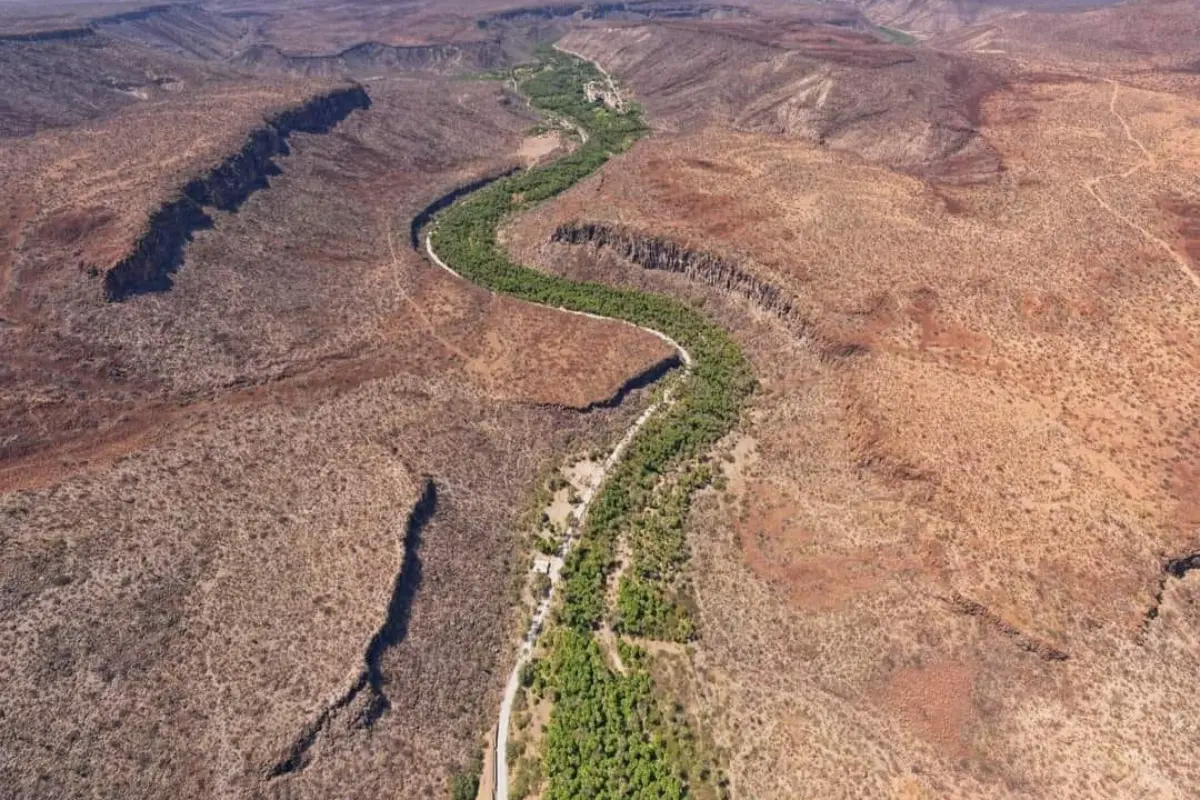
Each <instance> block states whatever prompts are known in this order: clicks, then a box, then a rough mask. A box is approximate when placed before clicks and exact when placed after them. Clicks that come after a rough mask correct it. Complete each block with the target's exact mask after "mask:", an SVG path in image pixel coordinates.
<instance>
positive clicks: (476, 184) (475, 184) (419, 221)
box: [408, 167, 521, 250]
mask: <svg viewBox="0 0 1200 800" xmlns="http://www.w3.org/2000/svg"><path fill="white" fill-rule="evenodd" d="M520 171H521V168H520V167H511V168H509V169H506V170H504V171H503V172H498V173H496V174H495V175H485V176H484V177H482V178H479V179H477V180H473V181H471V182H470V183H464V184H463V185H462V186H458V187H456V188H454V189H451V190H450V191H449V192H446V193H445V194H444V195H442V196H441V197H439V198H437V199H436V200H434V201H433V202H432V203H430V204H429V205H427V206H425V207H424V208H422V209H421V210H420V211H418V212H417V215H416V216H415V217H413V219H412V222H411V223H409V226H408V243H409V244H410V245H411V246H412V249H413V250H420V249H421V229H422V228H424V227H425V226H426V225H428V224H429V223H430V222H431V221H432V220H433V218H434V216H435V215H436V214H437V213H438V212H439V211H441V210H442V209H444V208H449V207H450V206H452V205H454V201H456V200H458V198H460V197H465V196H466V195H469V194H470V193H471V192H473V191H475V190H476V189H482V188H483V187H484V186H487V185H488V184H489V183H492V182H493V181H498V180H500V179H501V178H507V177H508V176H509V175H512V174H513V173H515V172H520Z"/></svg>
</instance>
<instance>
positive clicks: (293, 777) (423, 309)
mask: <svg viewBox="0 0 1200 800" xmlns="http://www.w3.org/2000/svg"><path fill="white" fill-rule="evenodd" d="M326 86H328V84H326V83H321V82H312V81H298V80H291V79H282V78H261V79H254V80H251V79H249V78H246V79H245V80H244V81H242V82H226V83H220V82H215V81H214V82H212V83H203V84H202V85H199V86H196V87H189V88H188V90H187V91H186V92H184V93H183V94H181V95H180V96H179V97H176V98H173V97H164V98H156V99H148V100H146V101H144V102H141V103H138V104H135V105H133V106H131V107H129V108H114V109H110V110H108V111H106V112H105V114H103V115H102V116H101V117H98V118H97V119H95V120H93V121H91V122H87V123H83V124H81V125H77V126H74V127H71V128H65V129H59V130H47V131H43V132H41V133H39V134H37V135H36V136H34V137H27V138H21V137H18V138H10V139H6V140H5V141H6V156H7V158H6V159H5V164H4V165H3V167H2V168H3V170H4V178H3V180H4V185H5V187H6V189H9V188H13V189H14V191H11V192H10V191H6V192H5V197H6V199H7V200H8V202H9V208H7V209H6V210H5V212H4V213H2V214H0V219H2V220H4V225H5V227H4V231H3V234H4V236H3V241H4V249H3V256H2V258H3V261H0V266H2V267H3V271H2V277H3V291H4V296H3V311H2V312H0V314H2V316H3V322H2V323H0V341H2V342H3V345H4V347H5V350H6V352H7V353H8V354H9V355H8V358H7V359H6V363H5V378H4V388H3V392H2V394H0V425H2V426H3V427H2V431H3V432H2V433H0V437H2V438H0V445H2V446H3V461H2V462H0V489H2V491H3V494H2V495H0V497H2V500H0V508H2V509H3V512H2V513H0V604H3V606H4V618H5V620H6V624H5V625H4V626H3V633H2V634H0V637H2V638H3V642H4V646H5V656H4V658H3V661H4V673H5V675H6V676H7V677H6V686H7V689H6V692H8V693H6V695H5V698H4V702H3V706H4V708H5V712H4V714H3V715H2V716H0V741H3V742H4V743H5V744H4V748H3V749H4V751H5V753H6V756H9V757H8V758H6V760H5V761H4V763H3V765H2V766H0V772H2V773H3V774H2V776H0V784H2V785H3V786H5V787H6V788H8V789H9V791H11V792H13V793H14V794H15V795H16V796H21V797H61V796H82V795H87V794H100V795H105V796H126V795H128V796H158V795H163V794H166V793H168V792H169V793H174V794H180V795H181V796H195V797H210V796H215V795H223V796H263V795H278V796H286V797H301V796H312V797H328V796H332V795H337V796H340V797H350V796H362V797H377V796H381V795H382V794H401V795H404V796H434V795H438V794H440V793H441V792H443V791H444V787H445V785H446V783H447V781H448V778H449V776H450V774H451V773H452V772H454V771H455V770H457V769H459V768H460V767H461V766H462V765H464V764H465V763H467V762H468V761H469V759H470V756H471V751H472V749H473V748H474V747H475V744H476V742H477V739H478V736H479V735H480V734H481V733H482V731H484V730H485V729H486V728H487V726H488V725H489V718H490V715H491V711H490V709H491V707H492V706H493V705H494V703H493V700H495V699H496V697H498V693H499V690H500V688H501V679H500V677H499V676H500V675H501V674H502V672H503V669H504V662H505V659H506V652H507V647H508V629H509V624H510V622H511V620H510V618H509V617H510V613H509V612H510V606H511V603H512V600H513V598H514V589H513V574H514V572H516V571H518V570H523V568H524V565H523V564H518V563H517V560H516V557H515V553H516V547H515V542H514V541H513V538H512V532H513V531H512V526H513V521H514V518H515V515H516V513H517V511H518V509H519V508H520V505H521V503H522V501H523V499H524V498H525V496H526V494H527V492H528V490H529V487H530V486H531V485H532V483H533V481H534V480H535V478H536V476H537V475H538V474H539V472H540V470H541V469H542V468H543V465H544V464H545V463H546V462H547V461H548V460H549V459H551V458H553V457H555V455H556V454H557V453H559V452H561V451H562V450H563V449H564V448H566V447H568V446H569V445H570V443H572V442H574V443H575V444H574V445H570V446H579V445H578V440H580V439H581V438H582V439H583V440H588V439H589V438H591V437H596V436H602V435H606V432H607V431H608V430H609V429H610V428H612V427H613V426H619V425H621V424H622V420H623V419H624V417H626V416H627V415H628V414H629V413H632V411H633V409H635V408H636V406H637V405H638V402H639V401H638V400H637V399H636V398H634V401H633V402H632V404H631V407H630V408H619V409H615V410H604V409H601V410H595V411H590V412H587V413H582V412H581V411H580V409H584V408H587V407H589V406H592V405H595V404H602V403H603V402H605V401H607V400H609V399H611V398H613V397H614V396H617V395H618V393H619V392H620V391H621V389H622V388H623V387H624V385H625V384H626V382H627V381H628V380H629V379H630V378H632V377H634V376H636V375H638V374H640V373H642V372H644V371H646V370H648V369H651V368H653V367H655V366H656V365H657V364H658V363H659V362H661V361H662V360H663V359H665V358H670V357H672V356H673V353H672V351H671V350H670V348H668V347H667V346H666V345H665V344H664V343H662V342H661V341H659V340H658V339H657V338H655V337H653V336H650V335H649V334H645V333H643V332H640V331H636V330H635V329H632V328H630V327H628V326H624V325H619V324H616V323H608V322H604V321H599V320H587V319H583V318H568V319H564V318H563V316H562V315H561V314H560V313H558V312H556V311H554V310H552V309H545V308H540V307H535V306H530V305H527V304H522V303H518V302H515V301H510V300H505V299H501V298H498V297H495V296H492V295H490V294H488V293H486V292H483V291H480V290H478V289H475V288H474V287H471V286H469V285H467V284H465V283H464V282H463V281H461V280H458V279H457V278H455V277H453V276H451V275H448V274H446V273H444V272H442V271H441V270H438V269H437V268H436V267H434V266H432V265H430V264H429V263H428V262H426V261H425V260H424V258H423V257H422V256H421V255H420V254H419V253H417V252H415V251H413V250H412V249H411V248H410V247H409V244H408V240H409V223H410V221H411V220H412V219H413V217H414V216H415V215H416V214H417V213H418V212H419V211H420V210H421V209H422V208H423V207H424V206H425V205H426V204H427V203H429V202H431V201H433V200H434V199H435V198H437V197H438V196H439V195H440V194H442V193H444V192H447V191H449V190H451V189H452V188H454V187H455V186H457V185H459V184H461V183H463V182H465V181H468V180H470V179H473V178H475V177H477V176H478V175H481V174H488V173H494V172H496V171H499V170H502V169H505V168H508V167H510V166H512V165H515V164H517V163H520V162H521V160H522V159H523V158H524V156H523V155H522V153H523V152H527V151H528V145H527V144H526V143H525V139H526V133H527V131H528V129H529V128H530V127H532V124H533V120H531V118H530V117H529V116H528V114H527V112H524V111H523V110H521V109H520V108H519V107H517V106H516V105H514V104H513V102H512V100H511V99H510V98H509V96H508V95H506V93H505V92H504V91H503V89H502V87H501V86H500V85H499V84H497V83H467V82H460V81H452V80H443V79H434V78H421V77H403V76H401V77H388V78H387V79H385V80H380V81H376V82H373V83H372V84H371V86H370V93H371V96H372V100H373V103H372V106H371V108H370V109H369V110H366V111H356V112H354V113H353V114H351V115H350V116H349V117H348V118H347V119H346V120H344V121H343V122H342V123H341V124H339V125H338V126H337V127H336V128H335V129H334V130H333V131H332V132H330V133H328V134H324V135H314V134H303V133H297V134H294V135H293V136H291V137H290V139H289V143H288V144H289V150H290V152H289V153H288V154H286V155H282V156H279V157H278V158H277V159H276V162H275V163H276V166H277V168H278V169H277V171H275V174H271V175H268V176H267V179H266V181H265V183H266V185H265V186H263V187H262V188H260V189H259V190H258V191H256V192H254V193H253V194H251V196H250V197H249V198H248V199H247V200H246V202H245V203H243V204H242V205H241V206H240V207H239V208H238V210H237V211H235V212H221V211H213V213H212V216H213V225H212V227H211V228H209V229H207V230H201V231H199V232H197V233H196V234H195V236H194V239H193V240H192V241H191V242H190V243H189V244H188V245H187V247H186V249H185V254H184V260H183V263H182V265H181V266H180V268H179V270H178V272H176V273H175V275H174V276H173V278H174V280H173V285H172V286H171V288H170V290H169V291H165V292H160V293H151V294H142V295H137V296H134V297H131V298H129V299H126V300H125V301H123V302H120V303H109V302H106V301H105V299H104V294H103V291H102V288H101V281H100V280H99V279H98V275H99V274H102V270H103V269H104V268H106V267H107V266H109V265H110V264H111V263H113V262H114V261H115V260H117V259H119V258H120V257H121V256H122V255H123V254H124V253H125V252H127V250H128V248H129V247H130V246H131V243H132V242H133V241H134V239H135V238H136V236H137V235H138V234H139V231H140V230H141V228H142V226H144V225H145V223H146V218H147V216H148V214H149V213H150V212H151V211H152V210H153V209H155V208H157V207H158V206H159V205H161V204H162V203H164V202H167V201H168V200H170V199H171V198H172V197H173V196H174V195H175V194H176V193H177V192H178V191H179V187H180V186H181V185H182V184H183V183H185V182H186V181H187V180H188V179H189V178H190V177H192V176H194V175H196V174H197V173H198V172H201V171H203V170H206V169H210V168H211V167H212V166H213V165H214V164H216V163H219V162H220V161H221V160H222V159H224V158H226V157H227V156H228V155H229V154H230V153H232V152H236V151H237V150H238V148H240V147H241V145H242V141H243V139H244V138H245V136H246V133H247V132H248V131H249V130H251V129H252V128H254V127H255V126H257V125H261V124H262V120H263V119H264V118H265V117H267V116H269V115H270V114H272V113H274V112H275V111H276V110H277V109H279V108H281V107H287V106H290V105H292V104H293V103H294V102H296V101H297V100H301V99H303V98H305V97H307V96H309V95H310V94H311V93H313V92H316V91H320V90H322V89H323V88H324V87H326ZM92 267H95V268H96V269H91V268H92ZM89 273H96V274H89ZM427 480H428V481H432V485H433V486H434V487H435V489H436V497H437V502H436V508H435V510H434V513H433V514H432V516H431V517H430V518H429V519H428V520H426V521H425V522H424V525H423V526H421V528H420V531H419V537H418V538H414V537H412V536H409V537H408V538H407V539H406V520H407V519H408V516H409V514H410V512H411V511H412V510H413V508H414V504H415V503H416V501H417V498H418V495H420V494H421V492H422V489H423V487H424V486H426V485H427V484H426V481H427ZM406 549H407V550H408V555H409V556H412V558H409V559H408V560H407V561H406ZM376 641H378V642H382V645H381V646H374V645H373V644H372V643H373V642H376ZM372 653H373V655H372V656H371V657H372V660H373V664H374V666H373V667H372V678H373V679H377V682H378V684H379V685H378V687H376V686H372V689H371V690H372V692H378V695H379V696H380V697H382V698H383V699H384V701H385V704H384V705H383V706H382V707H383V708H385V709H386V710H385V711H384V713H383V714H382V715H381V716H378V718H377V719H376V718H372V719H371V720H370V724H369V725H368V724H367V722H366V721H365V718H364V717H361V716H360V717H357V718H355V717H352V716H349V715H347V714H341V715H339V714H338V713H332V714H327V713H326V712H328V711H330V710H331V709H333V711H334V712H336V711H337V710H338V699H339V698H340V697H343V696H345V693H346V692H347V691H348V690H350V689H352V687H353V686H354V684H355V682H356V680H357V679H356V676H358V675H360V674H362V671H363V669H364V659H365V658H367V656H368V654H372ZM380 707H381V706H380V705H379V704H378V703H376V704H375V711H374V712H373V713H376V714H377V713H378V709H379V708H380ZM368 728H369V729H368ZM314 729H315V730H316V736H315V737H313V740H312V742H311V744H310V746H308V747H307V748H306V749H305V753H304V755H305V758H304V761H303V766H302V768H299V769H295V770H293V771H291V772H286V771H285V774H281V775H279V776H278V777H275V778H270V777H269V776H270V774H271V772H272V770H273V769H274V768H275V767H277V766H278V765H279V764H280V763H282V762H284V761H286V759H287V756H288V754H289V753H291V752H293V751H294V750H295V749H296V748H297V743H298V742H299V741H300V740H303V739H304V738H305V735H306V734H307V733H309V732H312V731H313V730H314ZM276 771H278V770H276Z"/></svg>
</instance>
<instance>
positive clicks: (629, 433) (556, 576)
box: [425, 234, 692, 800]
mask: <svg viewBox="0 0 1200 800" xmlns="http://www.w3.org/2000/svg"><path fill="white" fill-rule="evenodd" d="M425 252H426V253H427V254H428V255H429V260H430V261H432V262H433V263H434V264H437V265H438V266H439V267H441V268H442V269H444V270H446V272H449V273H450V274H451V275H453V276H454V277H456V278H458V279H459V280H462V281H465V280H466V278H464V277H463V276H462V275H459V274H458V273H457V272H455V271H454V270H453V269H451V268H450V266H449V265H448V264H446V262H445V261H443V260H442V259H441V258H439V257H438V254H437V253H436V252H434V249H433V237H432V235H430V234H426V236H425ZM558 310H559V311H562V312H563V313H566V314H576V315H578V316H581V317H588V318H590V319H607V320H612V321H613V322H620V323H621V324H623V325H629V326H632V327H634V328H637V329H639V330H643V331H645V332H647V333H650V334H653V335H654V336H657V337H658V338H660V339H662V340H663V341H665V342H666V343H667V344H669V345H671V346H672V347H673V348H675V352H677V353H678V354H679V358H680V360H681V361H682V362H683V368H684V370H690V369H691V368H692V355H691V353H689V352H688V351H687V350H685V349H683V347H681V346H680V345H679V343H678V342H676V341H675V340H674V339H672V338H671V337H670V336H667V335H666V334H665V333H663V332H662V331H656V330H654V329H653V328H646V327H643V326H641V325H634V324H633V323H632V322H628V321H626V320H623V319H619V318H617V317H604V316H601V315H599V314H589V313H587V312H586V311H574V310H572V309H569V308H563V307H562V306H559V307H558ZM670 402H671V393H670V392H669V391H668V392H666V393H664V394H663V396H662V397H660V398H659V399H658V400H656V401H655V402H654V403H652V404H651V405H650V407H649V408H647V409H646V410H645V411H643V412H642V413H641V415H640V416H639V417H638V418H637V419H636V420H634V422H633V424H632V425H630V426H629V428H628V429H627V430H626V431H625V435H624V436H622V437H621V441H619V442H617V446H616V447H614V448H613V450H612V452H611V453H609V455H608V458H606V459H605V460H604V464H603V465H602V466H601V468H600V474H599V476H598V479H597V480H595V481H593V482H592V483H591V484H590V485H588V486H585V487H584V489H583V491H582V492H580V503H579V504H578V505H576V506H575V507H574V508H573V509H572V511H571V514H572V516H573V517H574V519H573V520H572V523H571V525H570V528H569V529H568V531H567V535H566V537H565V539H564V541H563V544H562V547H561V548H560V549H559V552H558V553H557V554H556V555H555V556H554V557H553V558H551V559H550V568H549V570H548V571H547V572H546V575H547V577H549V578H550V591H548V592H546V593H545V594H543V595H542V597H541V599H539V600H538V603H537V607H536V608H535V609H534V612H533V617H532V618H531V619H530V622H529V628H528V629H527V630H526V631H525V636H524V638H522V639H521V646H520V647H519V648H518V649H517V659H516V661H515V662H514V663H513V667H512V670H511V671H510V672H509V673H508V682H507V683H505V684H504V697H503V699H502V700H501V701H500V715H499V718H498V719H497V720H496V737H495V746H494V747H493V748H492V763H493V764H494V765H495V769H494V774H493V779H494V783H493V786H494V787H495V788H494V789H493V792H492V797H494V798H495V799H496V800H508V759H507V758H506V757H505V754H506V753H507V752H508V729H509V727H510V723H511V721H512V709H513V702H514V701H515V700H516V699H517V692H518V691H519V690H520V688H521V667H523V666H525V664H526V663H528V661H529V659H530V658H531V657H532V656H533V649H534V647H535V646H536V645H537V640H538V636H539V635H540V634H541V632H542V627H543V626H544V625H545V622H546V617H547V616H548V615H549V613H550V606H551V601H552V600H553V599H554V592H555V590H556V589H557V588H558V584H559V581H560V580H561V579H562V568H563V563H564V562H565V561H566V558H567V556H568V555H570V554H571V549H572V548H573V547H574V546H575V542H576V541H577V540H578V532H579V529H580V527H581V526H582V525H583V523H584V521H585V520H586V519H587V511H588V507H589V506H591V504H592V499H593V498H594V497H595V496H596V490H597V489H599V488H600V485H601V484H602V483H603V482H604V478H605V477H606V476H607V475H608V473H609V472H611V471H612V468H613V467H614V466H616V464H617V462H618V461H620V460H621V455H622V454H623V453H624V452H625V449H626V448H627V447H629V443H630V442H632V441H633V437H635V436H637V433H638V431H639V430H641V429H642V427H643V426H644V425H645V424H646V423H647V422H648V421H649V420H650V418H651V417H653V416H654V415H655V413H656V412H658V410H659V409H661V408H662V407H663V405H664V404H669V403H670ZM536 569H537V565H536V564H535V565H534V567H533V568H532V569H531V572H530V574H531V575H532V573H533V571H535V570H536Z"/></svg>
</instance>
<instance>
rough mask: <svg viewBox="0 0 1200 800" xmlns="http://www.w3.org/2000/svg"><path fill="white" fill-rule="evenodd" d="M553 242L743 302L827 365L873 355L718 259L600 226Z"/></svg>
mask: <svg viewBox="0 0 1200 800" xmlns="http://www.w3.org/2000/svg"><path fill="white" fill-rule="evenodd" d="M550 240H551V241H552V242H555V243H557V244H571V245H592V246H594V247H596V248H597V249H599V248H608V249H610V250H612V251H613V252H614V253H616V254H617V255H618V256H620V257H622V258H625V259H627V260H629V261H630V262H632V263H634V264H636V265H637V266H639V267H641V268H643V269H654V270H662V271H664V272H673V273H678V274H680V275H683V276H685V277H687V278H688V279H689V280H692V281H695V282H697V283H701V284H704V285H706V286H711V287H712V288H714V289H716V290H717V291H719V292H722V293H725V294H730V295H735V296H737V297H740V298H742V299H744V300H746V301H748V302H750V303H751V304H753V305H754V306H755V307H757V308H758V309H760V310H762V311H765V312H767V313H769V314H771V315H772V316H774V317H776V318H778V319H779V321H780V322H781V323H782V324H783V325H784V326H785V327H786V328H787V329H788V330H789V331H791V332H792V333H793V334H795V335H796V336H798V337H802V338H805V339H809V340H810V341H812V342H813V344H814V345H816V347H817V350H818V353H819V354H820V357H821V358H822V359H823V360H825V361H828V362H835V361H838V360H841V359H845V358H852V357H855V356H859V355H862V354H864V353H866V352H867V351H868V347H867V345H866V344H864V343H863V342H860V341H858V340H857V338H855V337H850V338H847V337H846V336H845V335H844V334H842V333H839V332H838V331H836V330H831V329H827V328H825V327H823V326H819V325H814V324H813V322H812V321H811V318H810V317H808V316H806V314H805V313H804V312H803V311H802V310H801V308H800V306H799V303H798V301H797V298H796V297H795V296H793V295H792V294H790V293H789V292H788V291H787V290H786V289H783V288H781V287H780V286H777V285H776V284H774V283H771V282H770V281H769V280H766V279H765V278H762V277H760V276H758V275H755V274H753V273H752V272H749V271H747V270H745V269H743V268H742V267H739V266H738V265H737V264H734V263H733V262H732V261H729V260H728V259H725V258H722V257H721V256H718V255H716V254H714V253H708V252H704V251H702V250H693V249H690V248H688V247H686V246H685V245H682V244H680V243H678V242H673V241H671V240H669V239H664V238H662V237H658V236H645V235H642V234H639V233H637V232H634V231H630V230H626V229H623V228H619V227H614V226H610V225H606V224H604V223H596V222H568V223H564V224H562V225H559V226H558V227H557V228H555V230H554V233H553V234H551V237H550Z"/></svg>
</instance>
